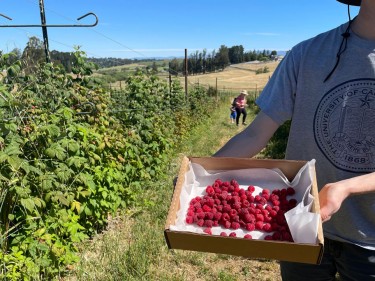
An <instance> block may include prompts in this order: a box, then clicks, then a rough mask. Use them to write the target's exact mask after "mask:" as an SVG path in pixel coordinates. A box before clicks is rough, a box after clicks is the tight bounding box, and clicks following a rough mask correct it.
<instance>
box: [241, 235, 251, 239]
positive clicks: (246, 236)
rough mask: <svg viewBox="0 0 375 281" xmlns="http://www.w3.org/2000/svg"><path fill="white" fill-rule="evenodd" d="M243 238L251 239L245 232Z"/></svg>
mask: <svg viewBox="0 0 375 281" xmlns="http://www.w3.org/2000/svg"><path fill="white" fill-rule="evenodd" d="M243 238H245V239H253V237H252V236H251V235H250V234H245V236H244V237H243Z"/></svg>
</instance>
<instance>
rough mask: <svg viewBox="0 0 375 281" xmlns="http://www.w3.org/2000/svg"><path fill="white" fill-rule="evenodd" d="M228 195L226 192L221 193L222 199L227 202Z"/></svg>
mask: <svg viewBox="0 0 375 281" xmlns="http://www.w3.org/2000/svg"><path fill="white" fill-rule="evenodd" d="M228 195H229V194H228V192H227V191H225V190H224V191H222V192H221V194H220V197H221V199H223V200H227V197H228Z"/></svg>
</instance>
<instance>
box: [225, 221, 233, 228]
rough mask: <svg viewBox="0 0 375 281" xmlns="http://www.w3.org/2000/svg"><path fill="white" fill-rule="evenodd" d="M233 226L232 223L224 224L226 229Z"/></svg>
mask: <svg viewBox="0 0 375 281" xmlns="http://www.w3.org/2000/svg"><path fill="white" fill-rule="evenodd" d="M231 225H232V224H231V223H230V221H225V222H224V224H223V226H224V227H225V228H230V227H231Z"/></svg>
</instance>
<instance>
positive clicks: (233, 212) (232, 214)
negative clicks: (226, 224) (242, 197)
mask: <svg viewBox="0 0 375 281" xmlns="http://www.w3.org/2000/svg"><path fill="white" fill-rule="evenodd" d="M237 214H238V213H237V211H236V210H235V209H231V210H230V212H229V215H230V217H232V218H233V217H234V216H237Z"/></svg>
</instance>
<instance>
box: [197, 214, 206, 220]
mask: <svg viewBox="0 0 375 281" xmlns="http://www.w3.org/2000/svg"><path fill="white" fill-rule="evenodd" d="M205 216H206V213H204V212H199V213H197V218H198V219H204V218H205Z"/></svg>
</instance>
